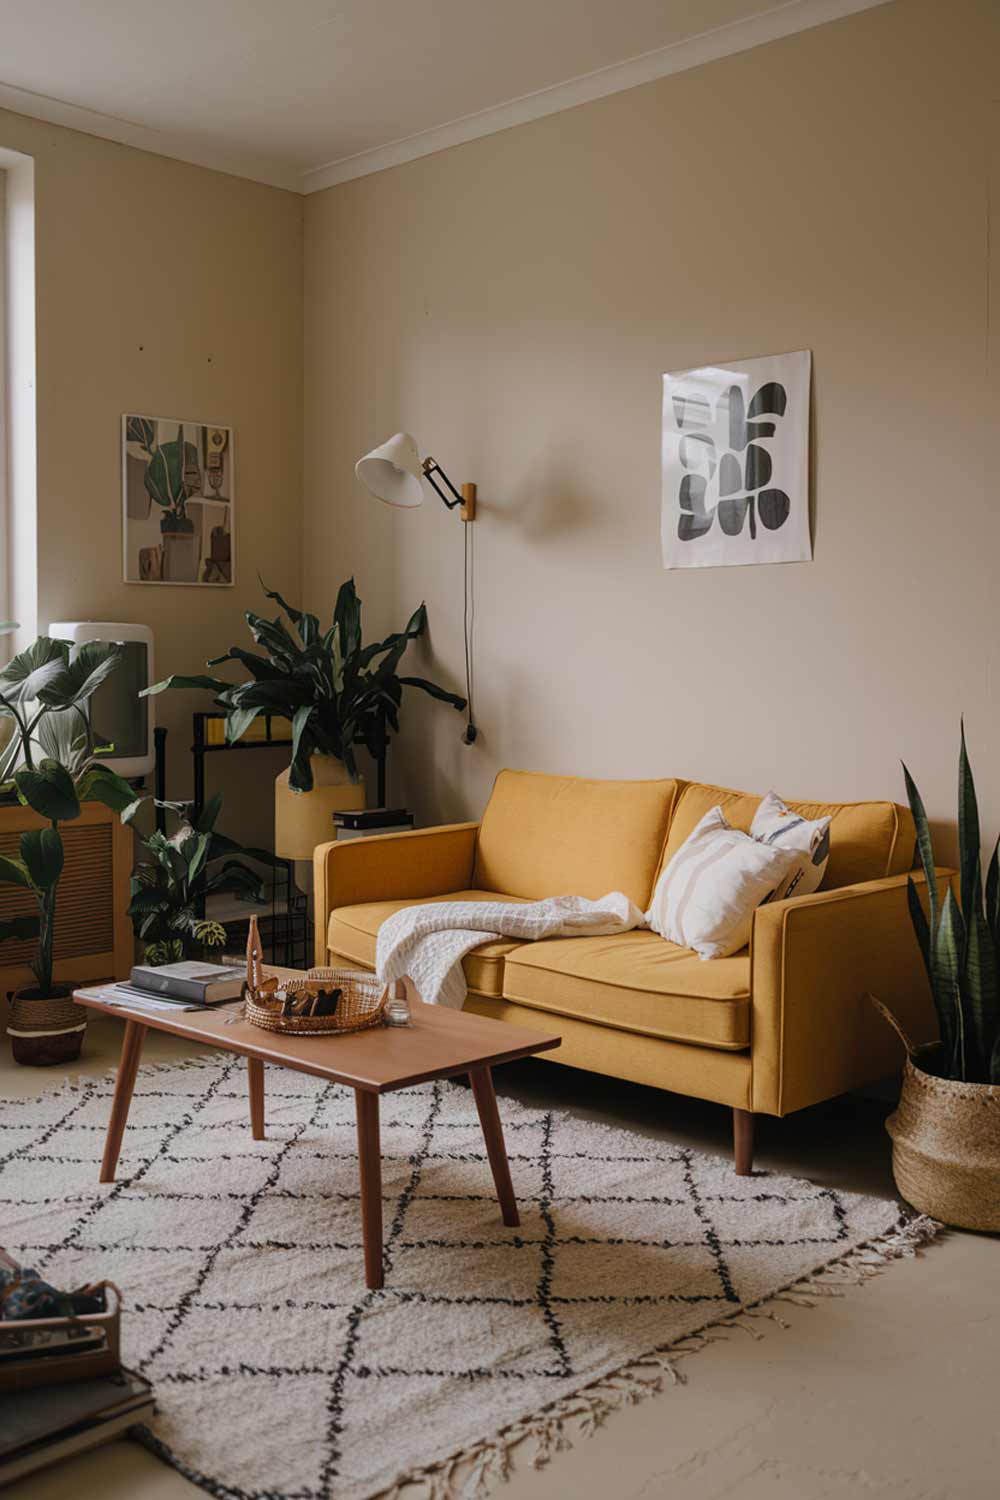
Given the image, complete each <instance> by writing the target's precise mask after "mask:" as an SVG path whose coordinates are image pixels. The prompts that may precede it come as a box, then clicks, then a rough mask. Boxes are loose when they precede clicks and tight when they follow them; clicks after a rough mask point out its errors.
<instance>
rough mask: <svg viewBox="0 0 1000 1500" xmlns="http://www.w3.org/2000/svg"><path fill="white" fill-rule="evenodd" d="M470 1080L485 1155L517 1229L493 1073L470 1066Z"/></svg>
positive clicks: (507, 1220) (506, 1212) (511, 1223)
mask: <svg viewBox="0 0 1000 1500" xmlns="http://www.w3.org/2000/svg"><path fill="white" fill-rule="evenodd" d="M469 1082H470V1083H471V1084H472V1093H473V1097H474V1098H475V1101H476V1108H477V1109H478V1111H479V1123H480V1125H481V1126H482V1127H483V1137H484V1139H485V1141H486V1154H487V1156H488V1157H489V1159H490V1166H491V1167H492V1168H493V1181H494V1182H495V1183H496V1189H497V1198H498V1199H499V1200H500V1210H501V1212H502V1214H503V1221H504V1223H505V1224H507V1225H508V1226H509V1227H510V1228H511V1229H516V1228H517V1226H518V1225H519V1224H520V1222H521V1218H520V1215H519V1214H518V1211H517V1200H516V1199H515V1197H514V1184H513V1183H512V1182H511V1180H510V1166H509V1165H508V1162H507V1148H506V1146H505V1145H504V1143H503V1126H502V1125H501V1124H500V1111H499V1110H498V1109H497V1096H496V1094H495V1093H494V1091H493V1074H492V1073H491V1072H490V1070H489V1068H470V1069H469Z"/></svg>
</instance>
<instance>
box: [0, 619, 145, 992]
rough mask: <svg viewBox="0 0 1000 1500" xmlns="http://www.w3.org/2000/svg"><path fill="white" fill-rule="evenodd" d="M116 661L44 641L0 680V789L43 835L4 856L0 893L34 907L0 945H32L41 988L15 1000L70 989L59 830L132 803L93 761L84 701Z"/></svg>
mask: <svg viewBox="0 0 1000 1500" xmlns="http://www.w3.org/2000/svg"><path fill="white" fill-rule="evenodd" d="M119 656H120V647H118V646H117V645H115V644H113V643H110V642H99V641H88V642H85V643H83V644H81V645H78V646H74V647H72V648H71V647H70V645H69V643H68V642H66V641H55V640H51V639H50V638H49V637H48V636H40V637H39V639H38V640H37V641H35V643H34V645H32V646H29V647H28V649H27V650H26V651H22V652H20V653H19V654H18V655H17V656H15V657H14V658H13V659H12V660H11V661H10V662H9V663H8V664H7V666H6V667H5V668H4V669H3V670H2V671H0V716H2V717H3V718H5V719H7V720H8V721H11V722H12V723H13V726H14V733H13V735H12V737H11V739H10V742H9V743H8V744H7V745H6V747H5V749H4V753H3V758H2V762H0V785H3V786H7V787H9V788H11V789H12V790H13V792H14V793H15V794H16V796H17V799H18V801H19V802H20V803H21V804H22V805H23V806H24V807H29V808H31V810H32V811H33V812H35V813H37V814H38V816H39V818H40V819H41V820H42V826H41V827H39V828H29V829H26V830H25V831H24V832H23V833H22V834H21V836H20V841H19V853H18V856H16V857H15V856H11V855H0V884H3V885H10V886H15V887H19V888H20V889H21V890H22V891H24V892H26V893H29V894H30V896H31V897H32V898H33V900H32V904H33V905H34V906H35V908H36V910H35V911H34V912H26V913H22V914H19V915H17V916H14V917H10V918H7V919H5V920H2V921H0V944H2V943H3V942H5V941H7V940H10V939H14V940H18V941H24V940H25V939H30V938H37V939H38V947H37V952H36V956H35V959H34V961H33V963H32V966H31V967H32V969H33V971H34V974H35V978H36V980H37V985H36V987H35V988H34V989H29V990H21V991H20V992H19V995H18V998H19V1000H21V1001H27V1002H31V1001H33V1000H48V999H52V998H56V997H59V996H60V995H65V994H66V993H67V990H68V987H67V986H65V985H62V986H60V985H57V984H56V983H55V982H54V980H53V975H52V970H53V961H54V943H55V920H56V902H57V896H58V891H59V878H60V876H61V875H62V870H63V861H64V848H63V841H62V837H61V835H60V832H59V826H60V824H61V823H65V822H69V821H71V820H73V819H74V818H78V817H79V816H80V812H81V808H82V804H83V803H84V802H86V801H88V800H93V801H98V802H103V803H104V804H105V806H107V807H110V808H113V809H114V810H115V811H116V812H119V813H121V812H124V811H125V810H126V809H127V808H128V807H129V806H130V805H131V804H132V803H133V802H134V800H135V792H134V791H133V789H132V788H131V787H130V786H129V784H128V782H127V781H124V780H123V779H122V778H121V777H120V776H118V775H117V774H116V773H115V772H114V771H112V770H111V768H110V767H109V766H106V765H102V764H101V763H100V761H99V760H98V759H97V753H98V751H97V747H96V746H95V743H94V735H93V730H92V728H91V723H90V711H89V705H90V699H91V698H92V696H93V694H94V693H95V692H96V690H97V688H99V687H100V685H101V683H102V682H104V681H105V680H106V679H107V678H108V677H109V676H110V674H111V673H112V672H113V671H114V670H115V668H116V666H117V665H118V659H119Z"/></svg>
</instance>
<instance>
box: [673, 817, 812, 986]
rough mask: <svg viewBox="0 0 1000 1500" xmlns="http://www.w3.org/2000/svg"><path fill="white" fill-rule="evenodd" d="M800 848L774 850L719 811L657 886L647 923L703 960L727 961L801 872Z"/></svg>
mask: <svg viewBox="0 0 1000 1500" xmlns="http://www.w3.org/2000/svg"><path fill="white" fill-rule="evenodd" d="M800 861H801V855H800V853H799V851H798V850H797V849H783V848H781V847H780V846H779V847H775V848H772V847H771V846H770V845H768V844H764V843H761V842H760V840H759V839H752V838H751V837H750V835H749V834H746V833H740V832H739V831H738V830H737V829H735V828H730V826H729V823H728V822H727V821H726V815H725V813H724V812H723V811H722V808H721V807H713V808H712V809H711V811H710V812H707V813H706V814H705V816H704V817H703V818H702V820H701V822H700V823H699V824H698V826H697V827H696V828H695V829H694V830H693V832H692V833H690V834H689V835H688V837H687V838H686V839H685V840H684V842H683V844H682V845H681V847H680V848H679V849H678V851H677V853H676V854H675V855H674V857H673V859H672V860H671V861H670V863H669V864H668V865H667V867H666V869H665V870H664V871H663V874H662V875H661V876H660V878H659V880H658V881H657V882H656V890H655V891H654V892H653V900H652V903H651V905H650V908H649V911H648V912H647V913H646V921H647V922H648V923H649V925H650V927H651V928H652V929H653V931H654V932H658V933H659V934H660V936H661V937H664V938H667V939H668V940H669V941H670V942H672V943H679V944H680V945H681V947H682V948H693V949H694V950H695V952H696V953H697V954H698V957H699V958H725V957H726V956H727V955H728V954H730V953H737V952H739V950H740V949H741V948H743V947H745V946H746V944H747V943H748V942H749V941H750V926H751V924H752V922H753V914H754V912H755V910H756V909H757V907H758V906H760V905H761V904H762V903H763V902H764V901H766V900H767V899H768V897H769V896H770V895H771V893H772V892H773V891H774V890H776V889H777V888H778V887H779V886H782V885H783V884H784V883H785V882H786V881H787V880H788V878H789V876H790V875H792V874H793V873H794V871H795V870H796V869H797V868H798V865H799V863H800Z"/></svg>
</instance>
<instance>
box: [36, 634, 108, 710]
mask: <svg viewBox="0 0 1000 1500" xmlns="http://www.w3.org/2000/svg"><path fill="white" fill-rule="evenodd" d="M121 655H122V648H121V646H120V645H119V644H118V643H117V642H115V641H85V642H84V643H83V644H82V645H80V646H75V647H74V648H73V649H72V650H71V652H70V656H69V661H68V662H67V663H66V665H65V666H64V667H63V669H62V671H61V672H60V673H59V674H58V676H57V677H54V678H53V679H52V681H51V682H49V683H48V684H47V685H46V686H45V688H44V689H43V690H42V692H40V693H39V694H37V697H38V700H39V702H40V703H44V704H45V705H46V707H47V708H74V707H75V706H76V705H77V704H79V703H85V702H86V701H87V699H88V698H90V697H92V696H93V694H94V693H96V691H97V689H98V688H99V687H100V686H101V683H102V682H106V681H107V679H108V678H109V677H110V676H111V674H112V672H113V671H114V670H115V668H116V667H117V666H118V663H119V661H120V660H121Z"/></svg>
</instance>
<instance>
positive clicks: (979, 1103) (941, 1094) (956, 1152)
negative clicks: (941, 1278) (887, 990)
mask: <svg viewBox="0 0 1000 1500" xmlns="http://www.w3.org/2000/svg"><path fill="white" fill-rule="evenodd" d="M937 1050H938V1049H937V1044H935V1045H934V1046H933V1047H921V1048H918V1049H917V1050H916V1052H914V1053H911V1055H910V1056H908V1057H907V1059H906V1066H905V1069H904V1072H903V1091H902V1094H901V1095H900V1100H899V1107H898V1108H897V1110H896V1112H895V1113H894V1114H892V1115H890V1116H889V1118H888V1120H887V1121H886V1129H887V1130H888V1132H889V1134H890V1136H891V1137H892V1170H893V1175H894V1177H895V1179H896V1186H897V1188H898V1189H899V1191H900V1193H901V1194H902V1196H903V1197H904V1198H905V1199H906V1200H907V1202H908V1203H912V1204H913V1206H914V1208H918V1209H920V1211H921V1212H922V1213H925V1214H930V1215H931V1217H932V1218H935V1219H940V1220H941V1221H942V1223H944V1224H954V1225H956V1226H957V1228H959V1229H985V1230H994V1231H996V1230H1000V1087H996V1086H995V1085H993V1084H989V1083H960V1082H957V1081H956V1080H954V1079H951V1078H939V1077H937V1076H936V1075H935V1074H934V1073H927V1072H925V1071H924V1069H923V1068H922V1067H921V1066H920V1062H921V1060H923V1061H925V1062H927V1063H933V1061H934V1056H935V1054H936V1052H937Z"/></svg>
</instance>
